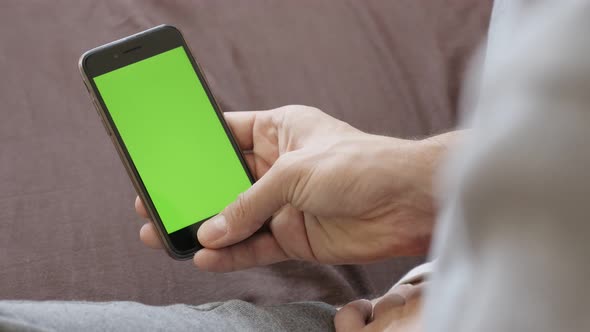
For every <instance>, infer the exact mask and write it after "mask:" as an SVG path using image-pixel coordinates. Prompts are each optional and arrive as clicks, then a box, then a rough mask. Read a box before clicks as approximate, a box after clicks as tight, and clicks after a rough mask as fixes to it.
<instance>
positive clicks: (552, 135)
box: [425, 0, 590, 332]
mask: <svg viewBox="0 0 590 332" xmlns="http://www.w3.org/2000/svg"><path fill="white" fill-rule="evenodd" d="M516 2H517V1H514V2H513V0H506V1H505V2H504V5H507V7H505V8H508V7H511V6H510V5H513V6H514V8H521V7H520V6H518V5H516V4H515V3H516ZM546 2H547V6H548V7H546V8H542V7H540V8H527V9H526V12H529V13H531V14H530V17H529V18H527V19H526V21H523V20H522V17H520V18H519V20H517V21H516V20H515V21H513V23H515V25H513V26H512V34H504V38H505V39H503V40H502V39H494V40H495V42H494V43H493V44H490V46H492V47H497V46H498V45H500V46H502V49H495V50H493V51H494V52H505V55H504V56H502V57H496V56H494V57H493V59H495V60H494V61H493V62H490V63H488V65H487V68H486V71H485V75H484V78H483V89H482V90H481V96H480V99H479V104H478V107H477V111H476V114H475V115H474V116H473V117H472V119H471V120H470V121H469V122H468V126H469V127H470V128H472V129H471V130H470V131H469V133H467V134H466V141H465V144H463V146H462V147H461V148H460V149H459V151H457V152H456V153H455V155H454V156H453V157H452V160H451V161H450V163H449V164H448V165H447V167H446V171H445V172H444V176H443V179H444V180H443V181H444V183H443V188H444V191H443V192H442V193H443V195H444V197H445V199H444V202H443V206H444V208H443V213H442V216H441V218H442V219H441V222H440V227H439V229H438V230H437V234H436V237H435V243H434V256H437V257H438V261H437V265H436V269H435V273H434V274H433V278H432V282H431V284H430V286H431V287H430V289H429V292H428V294H427V299H426V308H425V317H426V320H427V321H426V325H427V331H453V332H472V331H478V332H488V331H489V332H497V331H519V332H528V331H531V332H532V331H535V332H549V331H590V315H588V310H589V308H590V288H589V287H588V280H590V265H588V264H587V261H588V253H589V252H590V241H589V240H588V236H589V235H590V209H588V201H589V200H590V177H589V176H588V172H589V170H590V149H588V143H589V142H590V93H589V92H590V57H589V54H590V38H588V31H590V3H588V2H586V1H546ZM522 13H524V12H522ZM527 16H529V14H527ZM494 17H496V15H495V14H494ZM512 17H515V16H514V15H512ZM523 22H525V23H523ZM491 33H492V34H493V33H494V32H493V31H491ZM494 45H496V46H494Z"/></svg>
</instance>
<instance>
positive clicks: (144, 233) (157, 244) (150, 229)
mask: <svg viewBox="0 0 590 332" xmlns="http://www.w3.org/2000/svg"><path fill="white" fill-rule="evenodd" d="M139 238H140V239H141V242H143V244H145V245H146V246H148V247H150V248H152V249H162V248H163V247H164V245H163V244H162V240H161V239H160V237H159V236H158V232H157V231H156V228H155V226H154V224H152V223H151V222H148V223H146V224H144V225H143V226H141V229H140V230H139Z"/></svg>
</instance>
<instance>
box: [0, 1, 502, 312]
mask: <svg viewBox="0 0 590 332" xmlns="http://www.w3.org/2000/svg"><path fill="white" fill-rule="evenodd" d="M490 7H491V0H486V1H480V0H447V1H428V0H421V1H415V0H404V1H402V0H399V1H385V0H381V1H375V0H373V1H353V0H349V1H343V0H324V1H315V0H302V1H262V0H249V1H239V0H234V1H229V0H228V1H190V2H189V1H166V2H164V1H155V0H152V1H139V0H137V1H130V0H128V1H121V0H119V1H114V0H112V1H89V0H88V1H86V0H85V1H73V0H72V1H65V0H63V1H51V2H49V1H18V0H12V1H2V2H0V22H1V23H0V299H66V300H67V299H80V300H135V301H140V302H144V303H148V304H167V303H176V302H183V303H193V304H196V303H203V302H208V301H219V300H225V299H230V298H238V299H242V300H247V301H254V302H257V303H277V302H285V301H297V300H322V301H327V302H329V303H342V302H344V301H347V300H350V299H352V298H356V297H367V296H371V295H372V294H375V293H379V292H381V291H383V290H384V289H385V288H387V287H389V286H390V285H391V284H392V282H393V281H394V278H396V277H398V276H400V275H401V274H403V273H404V272H405V271H407V270H408V269H409V268H410V267H411V266H413V265H414V264H416V263H417V262H419V261H420V260H421V258H399V259H394V260H390V261H388V262H382V263H378V264H374V265H370V266H339V267H331V266H317V265H313V264H308V263H302V262H290V263H283V264H277V265H274V266H269V267H264V268H257V269H251V270H248V271H242V272H237V273H232V274H222V275H219V274H212V273H204V272H201V271H198V270H197V269H195V268H194V267H193V266H192V265H191V263H190V262H176V261H173V260H171V259H169V258H168V257H167V256H166V255H165V254H164V253H163V252H160V251H152V250H149V249H146V248H144V247H143V246H142V245H141V243H140V242H139V240H138V230H139V227H140V225H141V221H140V219H139V218H138V217H137V216H136V215H135V213H134V210H133V199H134V197H135V193H134V190H133V188H132V186H131V183H130V181H129V180H128V178H127V175H126V174H125V171H124V168H123V167H122V165H121V163H120V161H119V159H118V157H117V155H116V152H115V149H114V148H113V147H112V145H111V143H110V141H109V139H108V137H107V136H106V134H105V133H104V130H103V129H102V125H101V123H100V121H99V120H98V118H97V115H96V112H95V111H94V110H93V108H92V104H91V102H90V99H89V98H88V96H87V95H86V91H85V90H84V87H83V85H82V81H81V79H80V77H79V74H78V69H77V61H78V57H79V56H80V54H81V53H83V52H84V51H85V50H87V49H90V48H92V47H95V46H98V45H100V44H103V43H106V42H109V41H112V40H114V39H117V38H120V37H124V36H126V35H129V34H132V33H135V32H138V31H140V30H143V29H146V28H149V27H152V26H154V25H158V24H161V23H168V24H173V25H176V26H178V27H179V28H180V29H182V30H183V31H184V34H185V37H186V38H187V40H188V42H189V44H190V45H191V46H192V49H193V51H194V53H195V56H196V58H197V59H198V60H199V61H200V63H201V65H202V67H203V68H204V69H205V72H206V75H207V76H208V79H209V81H210V83H211V85H212V86H211V88H212V90H213V93H214V94H215V95H216V96H217V98H218V100H219V101H220V103H221V106H222V108H223V109H224V110H226V111H239V110H252V109H266V108H271V107H275V106H280V105H284V104H291V103H297V104H308V105H313V106H316V107H319V108H321V109H323V110H324V111H326V112H328V113H330V114H332V115H334V116H336V117H338V118H340V119H343V120H345V121H348V122H350V123H351V124H352V125H354V126H357V127H359V128H361V129H363V130H365V131H368V132H371V133H378V134H387V135H395V136H401V137H416V136H423V135H428V134H433V133H438V132H441V131H444V130H446V129H449V128H452V127H453V126H454V124H455V118H456V111H455V109H456V105H457V94H458V86H459V81H460V79H461V75H462V73H463V70H464V67H465V64H466V61H467V59H468V57H469V55H470V54H471V53H472V51H473V49H474V47H475V46H476V45H477V43H478V41H480V40H481V39H482V37H483V36H484V34H485V31H486V28H487V24H488V19H489V12H490Z"/></svg>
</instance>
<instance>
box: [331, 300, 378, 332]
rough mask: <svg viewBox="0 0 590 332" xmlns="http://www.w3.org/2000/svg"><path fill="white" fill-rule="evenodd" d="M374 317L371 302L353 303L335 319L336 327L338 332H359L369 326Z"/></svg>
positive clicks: (346, 306) (343, 309) (343, 308)
mask: <svg viewBox="0 0 590 332" xmlns="http://www.w3.org/2000/svg"><path fill="white" fill-rule="evenodd" d="M372 315H373V306H372V305H371V302H370V301H368V300H357V301H353V302H350V303H348V304H347V305H345V306H344V307H342V309H340V310H338V312H337V313H336V316H335V317H334V326H335V327H336V331H337V332H352V331H358V330H361V329H362V328H364V327H365V326H366V325H367V322H369V321H370V319H371V316H372Z"/></svg>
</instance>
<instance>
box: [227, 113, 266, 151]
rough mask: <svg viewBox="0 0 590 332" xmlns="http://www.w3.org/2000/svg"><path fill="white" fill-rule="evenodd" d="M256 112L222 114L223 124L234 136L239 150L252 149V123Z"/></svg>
mask: <svg viewBox="0 0 590 332" xmlns="http://www.w3.org/2000/svg"><path fill="white" fill-rule="evenodd" d="M257 113H258V112H227V113H224V114H223V115H224V117H225V122H227V124H228V126H229V128H230V129H231V131H232V133H233V134H234V138H235V139H236V141H237V143H238V145H239V146H240V149H242V150H252V149H253V148H254V135H253V133H254V122H255V121H256V114H257Z"/></svg>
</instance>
